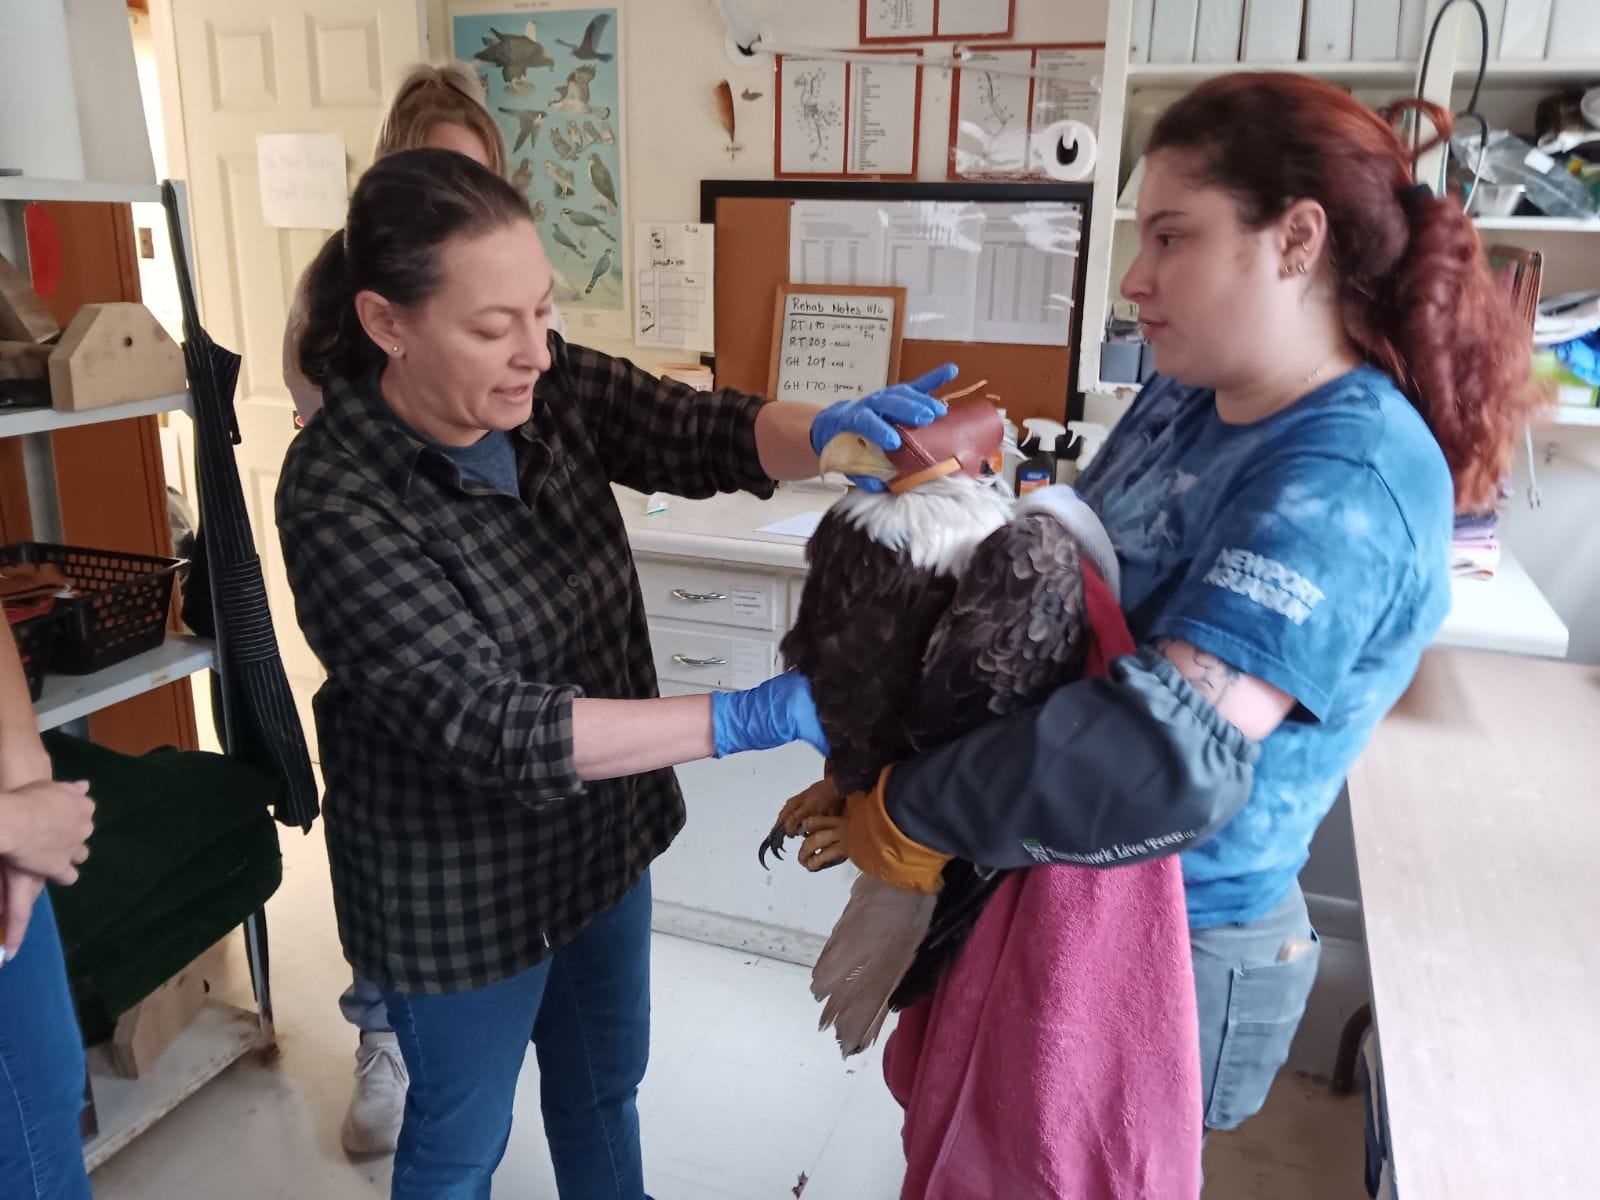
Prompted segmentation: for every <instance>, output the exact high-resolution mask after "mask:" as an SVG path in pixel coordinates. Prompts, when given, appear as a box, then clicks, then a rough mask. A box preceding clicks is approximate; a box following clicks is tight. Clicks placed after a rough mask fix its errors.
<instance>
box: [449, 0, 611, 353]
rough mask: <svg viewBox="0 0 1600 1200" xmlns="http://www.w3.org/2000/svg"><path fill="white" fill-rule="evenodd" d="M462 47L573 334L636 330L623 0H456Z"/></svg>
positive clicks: (454, 19) (454, 16)
mask: <svg viewBox="0 0 1600 1200" xmlns="http://www.w3.org/2000/svg"><path fill="white" fill-rule="evenodd" d="M450 16H451V25H450V28H451V36H452V38H453V40H454V47H455V56H456V57H457V58H459V59H461V60H463V61H464V62H468V63H470V64H472V66H473V67H474V68H475V69H476V70H477V72H478V78H479V80H481V81H482V83H483V85H484V89H485V91H486V93H487V95H488V98H489V111H490V112H491V113H492V114H493V115H494V119H495V121H496V123H497V124H498V125H499V126H500V132H501V134H502V135H503V136H504V137H505V143H506V150H507V152H508V154H507V160H508V162H509V164H510V172H511V182H512V183H513V184H515V185H516V186H517V187H518V188H519V189H520V190H521V191H522V192H523V193H524V194H525V195H526V196H527V197H528V203H529V205H530V206H532V208H533V219H534V224H535V225H537V226H538V229H539V236H540V238H541V239H542V240H543V242H544V248H545V253H546V254H548V255H549V257H550V265H551V267H552V268H553V269H554V271H555V301H556V304H557V305H558V306H559V307H560V309H561V313H562V316H563V317H564V318H565V319H566V322H567V327H568V329H569V330H570V331H571V333H572V334H573V335H575V336H581V335H583V334H591V335H598V336H601V337H627V336H628V335H629V333H630V331H631V327H632V321H631V312H630V309H629V307H628V294H627V287H626V284H625V280H626V278H627V275H626V269H625V265H624V263H623V247H624V245H625V243H626V240H627V239H626V238H625V237H624V233H623V231H624V230H626V229H627V228H628V226H627V225H626V223H625V215H626V214H624V213H623V211H622V202H623V171H622V133H623V128H622V113H623V62H622V38H621V36H620V30H619V29H618V18H619V14H618V10H617V9H616V8H614V7H613V8H595V7H577V6H573V5H568V4H565V3H563V2H562V0H486V2H477V0H458V2H457V3H455V4H453V5H452V6H451V10H450Z"/></svg>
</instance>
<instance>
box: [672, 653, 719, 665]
mask: <svg viewBox="0 0 1600 1200" xmlns="http://www.w3.org/2000/svg"><path fill="white" fill-rule="evenodd" d="M672 661H673V662H675V663H678V664H679V665H680V666H685V667H725V666H727V665H728V660H727V659H725V658H690V657H689V656H688V655H687V654H674V655H673V656H672Z"/></svg>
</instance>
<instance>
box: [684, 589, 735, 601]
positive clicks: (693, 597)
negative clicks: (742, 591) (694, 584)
mask: <svg viewBox="0 0 1600 1200" xmlns="http://www.w3.org/2000/svg"><path fill="white" fill-rule="evenodd" d="M672 597H673V599H675V600H687V601H688V602H689V603H690V604H715V603H716V602H717V601H718V600H726V599H727V598H728V593H727V592H687V591H684V589H683V588H673V589H672Z"/></svg>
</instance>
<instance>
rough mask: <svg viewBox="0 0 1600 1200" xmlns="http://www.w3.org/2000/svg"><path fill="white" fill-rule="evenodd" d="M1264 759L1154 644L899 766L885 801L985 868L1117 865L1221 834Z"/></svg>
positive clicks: (900, 820)
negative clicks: (1108, 671) (1102, 675)
mask: <svg viewBox="0 0 1600 1200" xmlns="http://www.w3.org/2000/svg"><path fill="white" fill-rule="evenodd" d="M1259 755H1260V746H1259V744H1258V743H1256V742H1253V741H1251V740H1250V739H1249V738H1247V737H1245V735H1244V734H1242V733H1240V732H1239V730H1238V729H1237V728H1235V727H1234V726H1233V725H1232V724H1230V723H1229V722H1228V721H1227V720H1226V719H1224V718H1223V717H1222V715H1221V714H1219V713H1218V712H1217V710H1216V709H1215V708H1213V707H1212V706H1211V705H1210V704H1209V703H1207V702H1206V701H1205V700H1204V699H1203V698H1202V697H1201V696H1200V694H1199V693H1198V692H1196V691H1195V690H1194V688H1193V687H1191V686H1190V684H1189V681H1188V680H1186V679H1184V678H1183V676H1182V675H1180V674H1179V673H1178V669H1177V668H1176V667H1174V666H1173V665H1172V663H1171V662H1169V661H1168V660H1167V658H1166V656H1165V655H1163V654H1161V653H1160V652H1159V651H1157V650H1154V649H1149V648H1146V649H1143V650H1141V651H1139V653H1138V654H1136V655H1131V656H1129V657H1126V658H1121V659H1118V660H1117V661H1116V662H1115V663H1113V664H1112V669H1111V674H1110V676H1109V677H1107V678H1097V679H1085V680H1080V681H1079V682H1077V683H1073V684H1069V685H1068V686H1066V687H1064V688H1061V689H1060V690H1058V691H1057V692H1056V693H1055V694H1054V695H1053V696H1051V697H1050V699H1049V700H1048V701H1046V702H1045V703H1044V704H1043V705H1042V706H1041V707H1039V708H1034V709H1029V710H1028V711H1027V712H1023V713H1019V714H1017V715H1016V716H1014V717H1009V718H1007V719H1005V720H1002V721H996V722H994V723H993V724H990V725H986V726H984V727H983V728H981V729H978V730H976V731H974V732H973V733H970V734H968V735H967V736H965V737H962V738H960V739H958V740H956V741H954V742H952V743H950V744H949V745H947V746H942V747H940V748H939V749H938V750H935V751H933V752H931V753H929V754H925V755H922V756H920V757H918V758H915V759H913V760H911V761H910V762H907V763H904V764H902V765H901V766H899V767H897V768H896V769H895V770H894V771H892V772H891V773H890V775H889V786H888V792H887V794H886V796H885V805H886V807H887V810H888V813H889V816H890V817H891V818H892V819H893V820H894V823H895V824H896V825H897V826H899V828H900V829H901V831H902V832H904V833H905V834H906V835H907V836H908V837H911V838H913V839H915V840H916V841H918V842H921V843H922V844H923V845H925V846H929V847H931V848H932V849H935V850H938V851H940V852H941V853H944V854H953V855H955V856H956V857H958V858H964V859H967V860H968V861H970V862H975V863H977V864H978V865H980V866H984V867H1023V866H1032V865H1033V864H1035V863H1076V864H1080V865H1088V866H1116V865H1118V864H1121V863H1130V862H1138V861H1140V860H1142V859H1147V858H1155V857H1159V856H1160V855H1163V854H1173V853H1176V852H1178V851H1180V850H1187V849H1189V848H1190V847H1192V846H1195V845H1197V844H1198V843H1200V842H1202V841H1204V840H1205V839H1206V838H1208V837H1210V836H1211V835H1212V834H1214V833H1216V832H1217V830H1219V829H1221V828H1222V827H1223V826H1224V825H1226V824H1227V823H1228V822H1229V821H1230V820H1232V819H1233V817H1234V816H1235V814H1237V813H1238V812H1239V810H1240V809H1241V808H1243V807H1244V804H1245V801H1247V800H1248V799H1249V798H1250V788H1251V784H1252V782H1253V779H1254V768H1255V762H1256V759H1257V758H1258V757H1259Z"/></svg>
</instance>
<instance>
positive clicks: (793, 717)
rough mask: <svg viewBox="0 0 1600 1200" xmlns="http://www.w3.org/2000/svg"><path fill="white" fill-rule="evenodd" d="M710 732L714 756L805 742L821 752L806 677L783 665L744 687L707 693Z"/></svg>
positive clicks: (822, 741) (824, 750)
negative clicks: (779, 670)
mask: <svg viewBox="0 0 1600 1200" xmlns="http://www.w3.org/2000/svg"><path fill="white" fill-rule="evenodd" d="M711 736H712V739H713V741H714V742H715V744H716V756H717V757H718V758H723V757H725V756H726V755H729V754H739V753H741V752H742V751H745V750H775V749H777V748H778V747H779V746H787V745H788V744H789V743H790V742H810V743H811V745H812V746H814V747H815V748H816V749H817V751H818V752H819V753H820V754H821V755H822V756H823V757H824V758H826V757H827V754H828V739H827V736H826V735H824V734H823V732H822V722H821V721H820V720H818V718H817V706H816V704H815V703H814V702H813V701H812V699H811V681H810V680H809V679H807V678H806V677H805V676H804V675H800V674H797V673H795V672H794V671H788V672H786V673H784V674H782V675H775V676H773V678H771V679H769V680H767V681H766V682H765V683H763V684H761V685H760V686H758V687H753V688H751V689H749V690H748V691H744V692H712V693H711Z"/></svg>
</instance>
